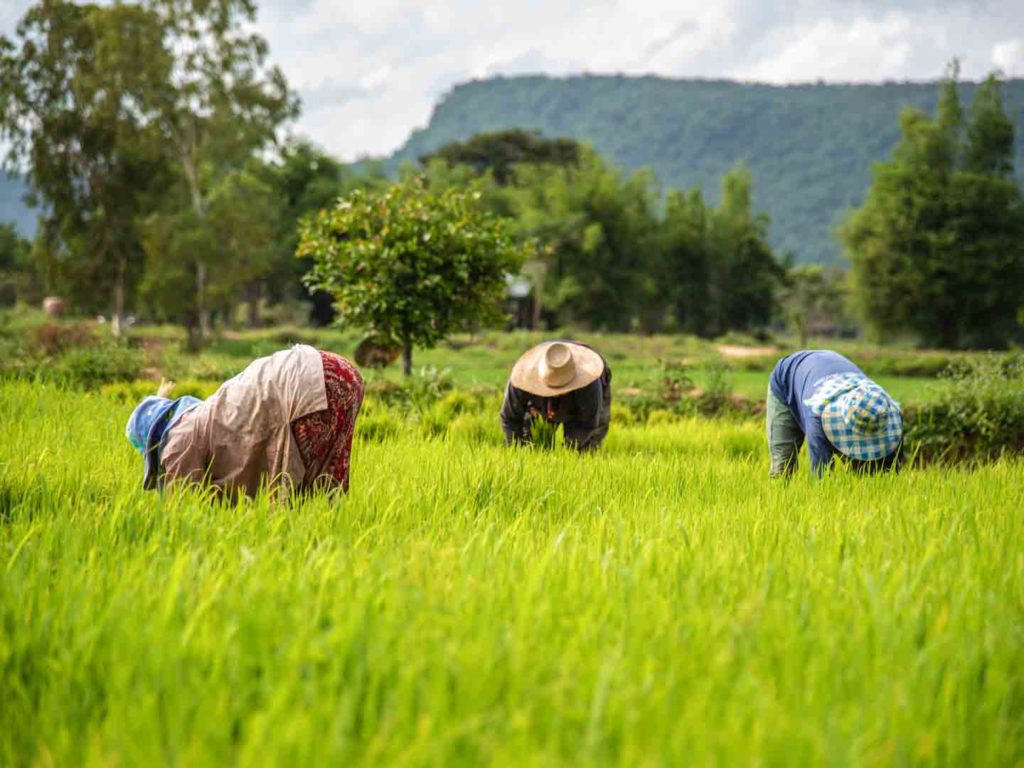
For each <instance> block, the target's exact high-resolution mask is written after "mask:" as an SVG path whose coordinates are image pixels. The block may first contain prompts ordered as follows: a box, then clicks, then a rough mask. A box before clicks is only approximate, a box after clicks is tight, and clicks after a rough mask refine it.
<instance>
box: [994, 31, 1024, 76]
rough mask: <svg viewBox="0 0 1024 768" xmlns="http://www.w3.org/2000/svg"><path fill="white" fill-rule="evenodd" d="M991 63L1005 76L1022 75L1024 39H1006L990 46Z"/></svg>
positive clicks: (1023, 71) (1023, 72) (1023, 70)
mask: <svg viewBox="0 0 1024 768" xmlns="http://www.w3.org/2000/svg"><path fill="white" fill-rule="evenodd" d="M992 64H993V65H994V66H995V67H996V68H998V69H1000V70H1002V73H1003V74H1004V75H1005V76H1006V77H1020V76H1022V75H1024V39H1018V40H1006V41H1004V42H1001V43H996V44H995V45H994V46H992Z"/></svg>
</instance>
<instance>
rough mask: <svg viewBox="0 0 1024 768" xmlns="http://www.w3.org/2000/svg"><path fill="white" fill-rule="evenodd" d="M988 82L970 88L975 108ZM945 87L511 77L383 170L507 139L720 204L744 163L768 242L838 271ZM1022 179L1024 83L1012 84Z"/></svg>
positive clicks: (457, 92)
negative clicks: (578, 152) (519, 135)
mask: <svg viewBox="0 0 1024 768" xmlns="http://www.w3.org/2000/svg"><path fill="white" fill-rule="evenodd" d="M976 87H977V83H973V82H962V83H960V93H961V97H962V98H963V100H964V105H965V108H967V109H969V104H970V100H971V98H972V96H973V93H974V90H975V88H976ZM938 89H939V83H938V81H911V82H885V83H802V84H787V85H768V84H762V83H752V82H741V81H733V80H724V79H671V78H663V77H657V76H653V75H646V76H640V77H627V76H622V75H574V76H566V77H549V76H547V75H524V76H502V77H494V78H488V79H484V80H473V81H469V82H467V83H463V84H460V85H457V86H455V87H454V88H453V89H452V90H451V91H449V92H448V93H447V94H445V95H444V96H443V97H442V98H441V99H440V101H439V102H438V104H437V105H436V106H435V108H434V111H433V113H432V114H431V117H430V121H429V122H428V124H427V125H426V126H425V127H424V128H421V129H417V130H415V131H413V132H412V134H411V135H410V137H409V139H408V140H407V141H406V143H405V144H404V145H403V146H402V147H401V148H399V149H398V150H397V151H396V152H395V153H393V154H392V155H391V156H390V157H389V158H388V159H387V161H386V165H387V167H389V168H390V169H391V170H394V169H396V168H397V167H398V166H399V164H401V163H403V162H413V161H415V160H416V159H417V158H418V157H420V156H421V155H424V154H426V153H428V152H432V151H434V150H436V149H438V148H439V147H441V146H443V145H444V144H447V143H449V142H451V141H462V140H465V139H467V138H469V137H470V136H472V135H473V134H474V133H479V132H481V131H496V130H504V129H508V128H525V129H530V130H538V131H540V132H541V133H542V134H543V135H545V136H547V137H550V138H553V137H557V136H566V137H569V138H574V139H578V140H581V141H586V142H588V143H590V144H592V145H593V146H594V148H595V149H597V150H598V151H599V152H601V153H602V154H603V155H605V156H607V157H608V158H609V159H610V160H611V161H612V162H613V163H615V164H616V165H617V166H619V167H620V168H621V169H623V170H624V171H626V172H633V171H636V170H638V169H640V168H642V167H650V168H652V169H653V170H654V172H655V174H656V175H657V177H658V181H659V183H660V184H661V186H662V188H663V189H664V188H668V187H686V188H689V187H694V186H700V187H701V188H702V189H703V190H704V192H705V194H706V196H707V197H708V199H709V200H711V201H712V202H714V201H716V200H717V199H718V184H719V180H720V178H721V176H722V175H724V173H725V172H727V171H728V170H729V169H730V168H732V167H733V166H734V165H735V164H736V163H738V162H743V163H745V164H747V165H748V166H749V167H750V168H751V170H752V171H753V174H754V198H755V205H756V206H757V207H758V209H759V210H763V211H765V212H766V213H768V214H769V216H770V217H771V220H772V224H771V229H770V237H771V241H772V244H773V246H774V247H775V248H776V249H778V250H779V252H780V253H786V252H792V253H793V254H794V256H795V258H796V261H797V262H798V263H822V264H833V263H837V262H839V261H840V260H841V254H840V248H839V245H838V243H837V242H836V240H835V238H834V237H833V234H832V233H833V230H834V228H835V226H836V225H837V224H838V222H839V221H840V220H841V219H842V218H843V215H844V213H845V212H846V211H848V210H849V209H850V208H853V207H855V206H857V205H859V203H860V202H861V200H862V199H863V196H864V193H865V192H866V191H867V188H868V185H869V184H870V178H871V177H870V174H871V165H872V163H875V162H879V161H882V160H885V159H886V158H887V157H888V156H889V153H890V152H891V150H892V148H893V146H894V145H895V144H896V142H897V140H898V139H899V125H898V117H899V113H900V111H901V109H902V108H903V107H904V106H911V107H916V108H918V109H924V110H926V111H929V112H931V111H932V110H934V107H935V103H936V101H937V98H938ZM1003 96H1004V104H1005V106H1006V109H1007V113H1008V114H1009V115H1010V117H1011V119H1013V121H1014V123H1015V125H1016V128H1017V132H1016V157H1017V169H1018V175H1020V174H1021V173H1022V172H1024V80H1021V79H1015V80H1009V81H1007V82H1006V83H1005V85H1004V89H1003Z"/></svg>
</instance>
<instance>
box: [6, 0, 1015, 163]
mask: <svg viewBox="0 0 1024 768" xmlns="http://www.w3.org/2000/svg"><path fill="white" fill-rule="evenodd" d="M28 5H29V2H28V0H0V34H6V35H10V34H11V33H12V32H13V31H14V28H15V26H16V24H17V21H18V19H19V18H20V16H21V15H22V14H23V13H24V11H25V9H26V8H27V7H28ZM774 6H777V7H774ZM258 27H259V30H260V31H261V32H262V34H263V35H264V36H265V37H266V38H267V40H268V42H269V43H270V55H271V58H272V60H273V61H274V62H275V63H277V64H278V66H280V67H281V68H282V70H283V71H284V73H285V76H286V77H287V79H288V82H289V84H290V85H291V86H292V87H293V88H294V89H295V90H296V91H297V92H298V93H299V95H300V97H301V99H302V107H303V111H302V116H301V118H300V119H299V120H298V122H297V124H296V125H295V126H294V128H293V132H294V133H295V134H296V135H300V136H305V137H307V138H310V139H312V140H313V141H315V142H316V143H317V144H319V145H321V146H322V147H324V148H325V149H327V150H329V151H330V152H332V153H334V154H336V155H338V156H339V157H341V158H342V159H344V160H354V159H356V158H358V157H362V156H367V155H384V154H389V153H390V152H392V151H393V150H395V149H397V148H398V147H399V146H401V145H402V144H403V143H404V142H405V140H406V139H407V138H408V136H409V134H410V133H411V132H412V131H413V130H414V129H416V128H420V127H423V126H425V125H426V124H427V122H428V121H429V119H430V114H431V110H432V109H433V107H434V105H435V104H436V103H437V101H438V100H439V99H440V98H441V97H443V95H444V94H445V93H446V92H448V91H449V90H451V88H452V87H453V86H454V85H456V84H458V83H462V82H466V81H468V80H472V79H480V78H486V77H490V76H494V75H517V74H539V73H543V74H549V75H555V76H567V75H573V74H579V73H591V74H627V75H646V74H655V75H662V76H666V77H679V78H687V77H705V78H729V79H739V80H748V81H759V82H766V83H779V84H782V83H794V82H808V81H816V80H824V81H826V82H880V81H884V80H927V79H934V78H936V77H939V76H941V75H942V73H943V71H944V69H945V66H946V63H947V62H948V61H949V60H950V59H951V58H953V57H954V56H955V57H959V58H960V59H961V61H962V70H961V71H962V76H963V77H965V78H968V79H978V78H980V77H983V76H984V75H985V74H987V73H988V72H989V71H991V70H993V69H998V70H1000V71H1001V72H1002V73H1003V74H1004V75H1005V76H1007V77H1014V76H1016V77H1024V0H974V1H973V2H971V0H931V1H930V2H927V1H926V0H894V1H893V2H878V1H875V0H865V1H863V2H857V1H856V0H853V1H851V0H818V1H817V2H809V1H806V0H791V1H789V2H787V0H780V1H779V2H777V3H769V2H766V0H714V2H711V1H710V0H628V2H627V1H626V0H591V1H590V2H577V1H575V0H517V1H516V2H509V1H508V0H503V1H502V2H493V0H478V1H477V2H472V1H471V0H262V3H261V4H260V15H259V20H258Z"/></svg>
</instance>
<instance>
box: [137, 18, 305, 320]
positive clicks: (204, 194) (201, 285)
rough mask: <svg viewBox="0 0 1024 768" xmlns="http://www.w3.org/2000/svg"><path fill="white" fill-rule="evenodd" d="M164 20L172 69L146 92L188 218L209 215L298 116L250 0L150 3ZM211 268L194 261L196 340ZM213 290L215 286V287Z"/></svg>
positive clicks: (207, 304)
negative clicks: (237, 173)
mask: <svg viewBox="0 0 1024 768" xmlns="http://www.w3.org/2000/svg"><path fill="white" fill-rule="evenodd" d="M146 4H147V6H148V7H149V8H151V9H152V12H153V13H155V14H156V15H157V16H158V17H159V19H160V23H161V28H162V32H163V40H164V45H165V47H166V48H167V49H168V50H170V51H173V52H174V53H175V58H174V67H173V69H172V70H171V72H170V74H169V77H167V78H165V79H164V80H163V81H162V82H161V84H160V87H159V88H157V89H154V90H153V91H152V93H150V94H149V104H150V105H152V108H153V109H155V110H156V112H157V115H158V118H159V121H160V125H161V128H162V130H163V133H164V138H165V141H166V143H167V146H168V147H169V149H170V152H171V154H172V156H173V157H174V159H175V161H176V163H177V166H178V168H179V169H180V172H181V176H182V180H183V184H184V187H185V190H186V192H187V200H188V204H189V205H190V207H191V217H192V218H193V219H194V220H195V221H196V222H197V223H199V224H202V223H203V222H205V220H206V219H207V217H208V215H209V213H210V196H211V189H212V188H213V187H214V186H215V185H217V184H218V183H220V179H221V177H222V176H223V175H224V174H226V173H229V172H231V171H232V170H237V169H239V168H241V167H242V166H244V165H245V164H246V163H248V161H249V159H250V158H251V157H252V156H253V154H254V153H259V152H260V151H262V150H265V149H266V148H267V147H268V146H270V145H272V144H274V143H275V142H276V140H277V138H278V137H277V132H278V130H279V129H280V128H281V126H282V125H283V124H284V123H285V122H286V121H288V120H290V119H291V118H293V117H294V116H295V115H297V113H298V102H297V100H296V98H295V96H294V94H292V93H291V92H290V91H289V89H288V85H287V83H286V81H285V78H284V75H283V74H282V73H281V71H280V69H278V68H277V67H275V66H273V65H271V64H270V63H269V62H268V60H267V56H268V50H269V49H268V46H267V42H266V40H265V39H264V38H263V37H261V36H260V35H258V34H257V33H255V32H254V31H253V24H254V22H255V17H256V4H255V2H253V0H146ZM210 270H211V264H210V262H209V260H208V259H207V258H206V257H205V256H201V255H200V256H199V257H197V258H195V259H194V272H195V275H194V277H195V295H196V301H195V304H196V308H197V312H196V314H197V318H196V319H197V322H198V325H199V327H198V332H199V337H200V338H204V337H205V336H206V335H207V334H208V333H209V331H210V311H211V304H212V302H211V297H210V296H209V295H208V294H209V292H210V285H209V283H210ZM214 290H216V289H214Z"/></svg>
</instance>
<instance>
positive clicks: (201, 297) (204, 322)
mask: <svg viewBox="0 0 1024 768" xmlns="http://www.w3.org/2000/svg"><path fill="white" fill-rule="evenodd" d="M196 309H197V310H198V313H199V338H200V340H202V339H206V338H207V337H209V335H210V308H209V307H208V306H206V264H204V263H203V262H202V261H199V262H197V263H196Z"/></svg>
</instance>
